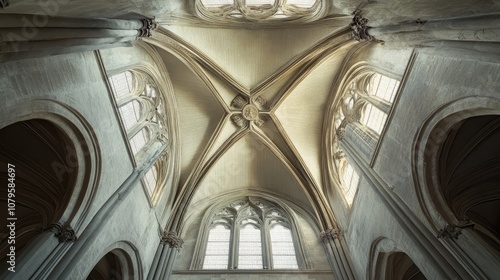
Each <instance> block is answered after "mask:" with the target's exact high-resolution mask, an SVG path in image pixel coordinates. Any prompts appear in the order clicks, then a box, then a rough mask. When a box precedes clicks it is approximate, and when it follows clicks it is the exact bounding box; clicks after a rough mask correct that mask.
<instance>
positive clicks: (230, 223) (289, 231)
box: [201, 197, 299, 269]
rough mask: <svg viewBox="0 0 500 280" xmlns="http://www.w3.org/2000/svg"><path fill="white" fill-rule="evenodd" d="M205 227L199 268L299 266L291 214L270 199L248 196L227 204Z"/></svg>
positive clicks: (282, 267)
mask: <svg viewBox="0 0 500 280" xmlns="http://www.w3.org/2000/svg"><path fill="white" fill-rule="evenodd" d="M206 226H207V230H206V232H207V234H206V235H207V236H206V237H204V238H205V240H206V241H205V242H204V244H203V245H202V246H201V250H204V251H203V257H202V261H201V268H202V269H298V268H299V262H298V261H299V260H298V259H297V256H298V255H299V254H297V253H296V252H297V248H296V242H297V240H296V238H295V236H296V234H295V233H294V231H293V226H292V222H291V220H290V217H289V215H287V214H286V212H285V211H284V210H283V209H281V208H280V207H278V206H277V205H275V204H273V203H271V202H269V201H266V200H263V199H260V198H255V197H247V198H245V199H241V200H238V201H236V202H233V203H229V204H227V205H226V206H224V207H222V208H219V210H218V211H216V212H215V214H213V215H212V217H211V218H210V220H209V223H208V224H207V225H206ZM294 241H295V242H294Z"/></svg>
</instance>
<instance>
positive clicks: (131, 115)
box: [120, 100, 141, 130]
mask: <svg viewBox="0 0 500 280" xmlns="http://www.w3.org/2000/svg"><path fill="white" fill-rule="evenodd" d="M120 116H121V118H122V121H123V125H124V126H125V129H126V130H129V129H130V128H132V127H133V126H134V124H136V123H137V121H139V117H140V116H141V105H140V104H139V102H138V101H136V100H133V101H131V102H128V103H126V104H124V105H123V106H121V107H120Z"/></svg>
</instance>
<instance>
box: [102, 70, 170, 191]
mask: <svg viewBox="0 0 500 280" xmlns="http://www.w3.org/2000/svg"><path fill="white" fill-rule="evenodd" d="M108 80H109V84H110V86H111V90H112V93H113V95H114V97H115V101H116V105H117V107H118V113H119V115H120V119H121V122H122V124H123V127H124V129H125V133H126V135H127V138H128V142H129V146H130V149H131V151H132V154H133V155H134V157H135V159H136V161H137V160H139V161H140V160H141V157H142V156H143V155H144V154H145V152H146V150H147V149H148V147H149V146H152V144H153V143H154V142H155V141H162V142H165V143H168V136H167V135H168V129H167V117H166V112H165V104H166V103H165V101H164V100H163V98H162V95H161V94H159V91H158V89H157V87H156V86H155V83H154V82H153V81H152V79H151V78H150V77H149V76H148V75H146V74H145V73H142V72H139V71H125V72H122V73H119V74H116V75H113V76H110V77H109V78H108ZM165 157H166V155H163V156H161V157H160V158H159V159H158V160H157V161H156V162H155V164H154V165H153V166H152V167H151V168H150V169H149V170H148V171H147V172H146V174H145V176H144V178H143V184H144V186H145V188H146V190H147V193H148V194H149V196H150V198H153V197H154V196H155V193H156V190H157V189H158V187H159V186H160V185H161V184H163V183H164V181H165V174H164V172H160V170H162V169H161V168H162V166H163V167H164V166H165V165H166V162H167V160H166V158H165ZM153 200H154V199H153Z"/></svg>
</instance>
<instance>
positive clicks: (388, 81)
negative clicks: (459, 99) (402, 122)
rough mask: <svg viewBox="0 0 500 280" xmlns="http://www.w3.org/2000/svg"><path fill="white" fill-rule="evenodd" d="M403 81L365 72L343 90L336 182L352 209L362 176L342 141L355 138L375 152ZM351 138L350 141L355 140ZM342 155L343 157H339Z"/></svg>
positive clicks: (337, 129)
mask: <svg viewBox="0 0 500 280" xmlns="http://www.w3.org/2000/svg"><path fill="white" fill-rule="evenodd" d="M399 84H400V82H399V81H398V80H396V79H393V78H390V77H388V76H386V75H384V74H381V73H378V72H375V71H372V70H367V69H361V70H358V71H356V73H354V76H353V78H351V79H350V80H348V81H347V83H345V86H344V87H341V94H340V96H341V97H340V102H339V103H338V105H337V107H336V108H337V109H336V110H335V112H336V113H335V115H334V120H333V126H334V131H335V134H334V135H333V136H332V137H333V141H332V145H333V147H332V154H333V155H334V156H333V163H334V169H335V170H334V171H335V172H334V173H336V176H334V177H335V178H336V182H337V184H338V185H339V186H340V189H341V191H342V194H343V195H344V200H345V202H346V204H347V205H348V206H349V207H350V206H351V205H352V202H353V200H354V196H355V193H356V190H357V186H358V184H359V181H360V176H359V175H358V174H357V173H356V171H355V169H354V168H353V166H352V165H351V163H349V161H348V159H347V158H346V157H345V155H344V153H343V152H344V151H343V148H342V144H341V142H342V140H343V139H344V137H346V129H347V128H348V129H347V130H349V131H348V134H349V133H350V134H351V138H352V135H354V136H355V137H356V138H357V139H359V140H361V141H362V143H364V144H365V145H366V146H367V147H370V148H371V149H375V146H376V144H377V141H378V138H379V136H380V135H381V134H382V132H383V130H384V127H385V124H386V121H387V118H388V115H389V112H390V110H391V107H392V103H393V102H394V99H395V96H396V93H397V91H398V88H399ZM351 138H349V139H351ZM335 155H342V156H335Z"/></svg>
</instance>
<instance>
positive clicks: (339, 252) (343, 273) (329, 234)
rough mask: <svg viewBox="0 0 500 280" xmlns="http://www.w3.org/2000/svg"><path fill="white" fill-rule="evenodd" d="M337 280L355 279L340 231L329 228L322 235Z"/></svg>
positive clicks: (322, 241)
mask: <svg viewBox="0 0 500 280" xmlns="http://www.w3.org/2000/svg"><path fill="white" fill-rule="evenodd" d="M320 239H321V243H323V247H324V248H325V251H326V253H327V257H328V260H329V262H330V266H331V267H332V270H333V274H334V276H335V279H339V280H340V279H346V280H347V279H354V276H353V274H352V271H351V266H350V264H349V257H348V254H347V250H346V249H345V246H346V244H345V242H344V240H343V235H342V232H341V231H340V229H337V228H329V229H327V230H324V231H322V232H321V233H320Z"/></svg>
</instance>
